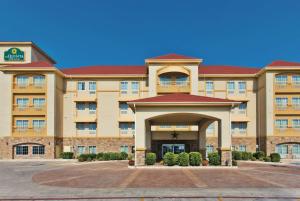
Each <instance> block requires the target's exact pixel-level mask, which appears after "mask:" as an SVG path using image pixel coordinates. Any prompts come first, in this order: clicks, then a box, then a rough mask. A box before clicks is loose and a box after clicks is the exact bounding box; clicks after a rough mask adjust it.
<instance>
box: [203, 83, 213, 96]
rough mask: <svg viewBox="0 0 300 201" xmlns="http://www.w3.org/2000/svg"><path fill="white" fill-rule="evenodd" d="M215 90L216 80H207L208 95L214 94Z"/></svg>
mask: <svg viewBox="0 0 300 201" xmlns="http://www.w3.org/2000/svg"><path fill="white" fill-rule="evenodd" d="M213 91H214V82H213V81H206V82H205V92H206V94H207V95H212V94H213Z"/></svg>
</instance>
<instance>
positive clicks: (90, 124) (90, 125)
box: [88, 123, 97, 131]
mask: <svg viewBox="0 0 300 201" xmlns="http://www.w3.org/2000/svg"><path fill="white" fill-rule="evenodd" d="M88 126H89V130H90V131H95V130H96V129H97V124H96V123H88Z"/></svg>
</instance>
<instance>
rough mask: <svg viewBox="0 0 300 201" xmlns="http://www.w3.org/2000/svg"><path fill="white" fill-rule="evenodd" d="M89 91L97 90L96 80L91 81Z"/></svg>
mask: <svg viewBox="0 0 300 201" xmlns="http://www.w3.org/2000/svg"><path fill="white" fill-rule="evenodd" d="M89 91H90V92H96V82H95V81H91V82H89Z"/></svg>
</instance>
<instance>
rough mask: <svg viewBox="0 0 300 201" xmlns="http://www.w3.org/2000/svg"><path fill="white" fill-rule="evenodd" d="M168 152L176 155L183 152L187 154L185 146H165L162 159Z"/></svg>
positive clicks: (163, 146)
mask: <svg viewBox="0 0 300 201" xmlns="http://www.w3.org/2000/svg"><path fill="white" fill-rule="evenodd" d="M167 152H173V153H174V154H180V153H181V152H185V144H163V145H162V157H163V156H164V155H165V153H167Z"/></svg>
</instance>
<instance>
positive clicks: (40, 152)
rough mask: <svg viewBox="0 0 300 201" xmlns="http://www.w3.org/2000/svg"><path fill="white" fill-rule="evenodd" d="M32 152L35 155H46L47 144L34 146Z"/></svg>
mask: <svg viewBox="0 0 300 201" xmlns="http://www.w3.org/2000/svg"><path fill="white" fill-rule="evenodd" d="M32 154H33V155H44V154H45V146H44V145H40V146H32Z"/></svg>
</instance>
